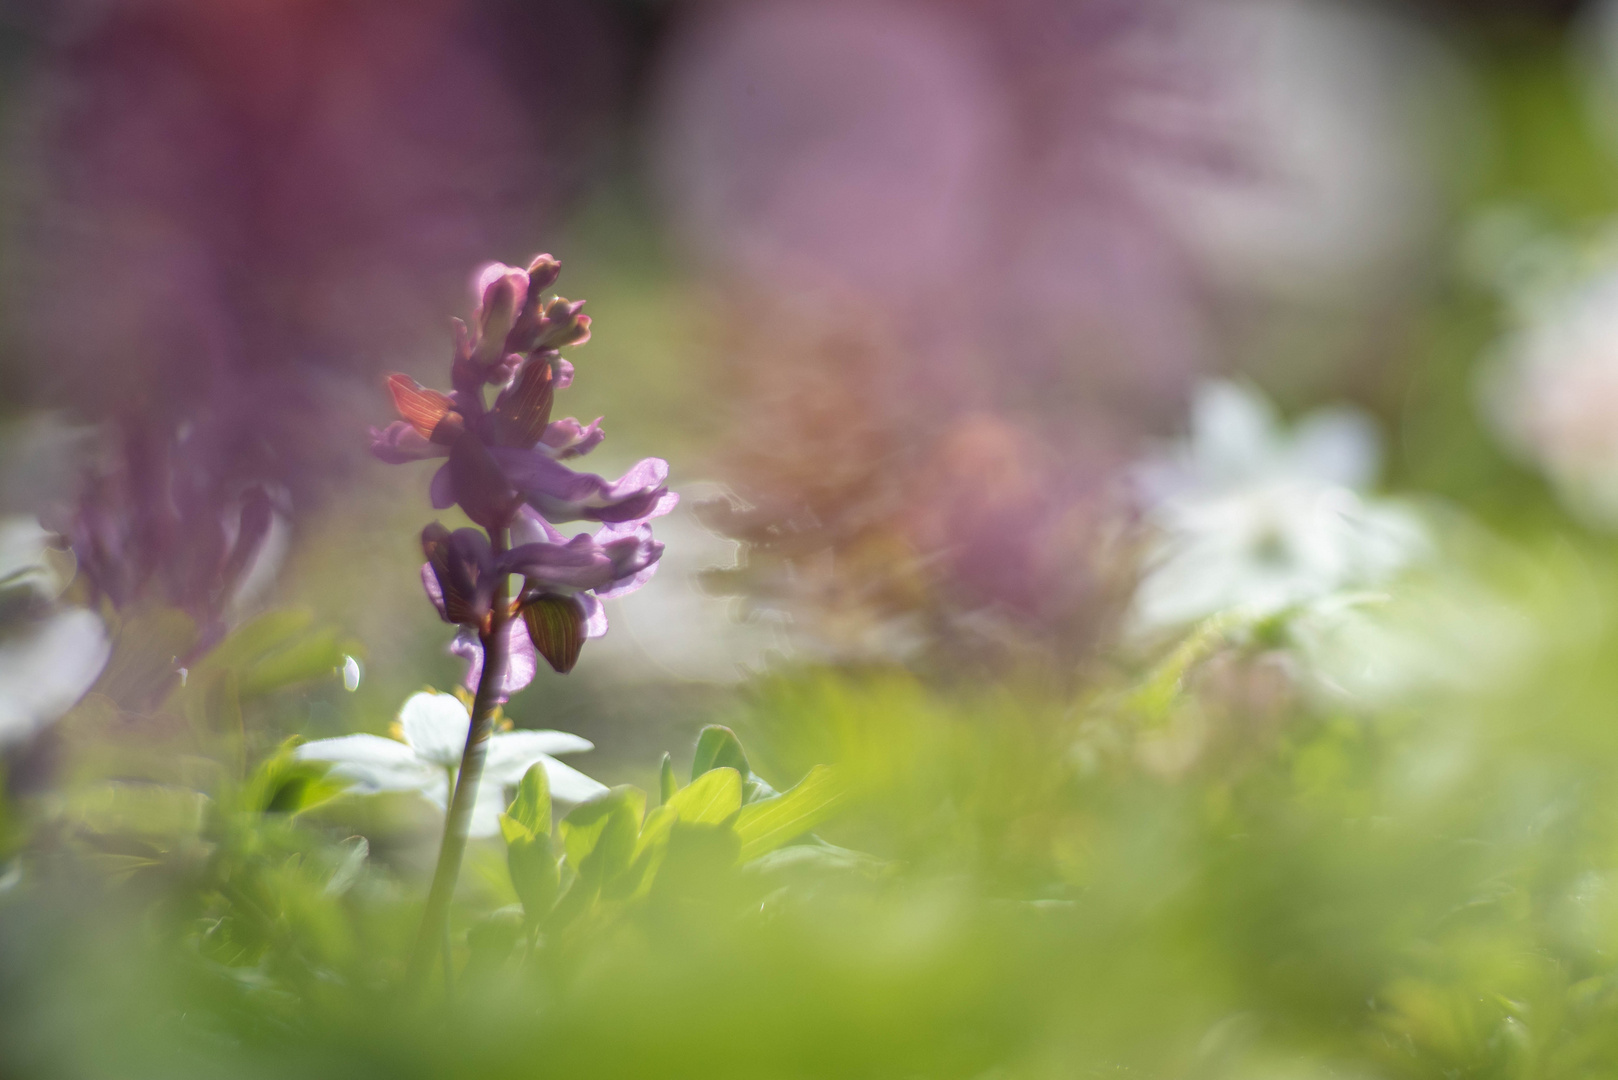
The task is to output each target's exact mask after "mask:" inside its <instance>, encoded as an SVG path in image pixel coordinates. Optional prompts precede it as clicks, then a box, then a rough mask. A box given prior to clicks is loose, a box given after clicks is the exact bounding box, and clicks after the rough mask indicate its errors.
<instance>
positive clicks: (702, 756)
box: [691, 724, 753, 780]
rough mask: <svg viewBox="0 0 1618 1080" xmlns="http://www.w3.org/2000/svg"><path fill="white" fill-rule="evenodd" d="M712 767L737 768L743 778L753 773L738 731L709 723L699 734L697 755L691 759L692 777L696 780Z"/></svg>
mask: <svg viewBox="0 0 1618 1080" xmlns="http://www.w3.org/2000/svg"><path fill="white" fill-rule="evenodd" d="M710 769H735V770H736V771H737V772H738V773H740V774H741V777H742V779H743V780H746V779H747V778H748V777H749V776H751V775H753V773H752V770H751V769H749V768H748V767H747V754H746V753H744V752H743V751H742V743H741V740H740V739H738V738H736V733H735V732H734V731H732V730H730V729H729V728H728V727H725V726H723V725H721V724H709V725H708V726H707V727H705V728H703V729H702V733H701V734H700V735H698V736H697V752H696V756H695V757H693V758H692V759H691V779H693V780H695V779H696V778H697V777H699V776H701V775H702V774H703V773H705V772H707V771H709V770H710Z"/></svg>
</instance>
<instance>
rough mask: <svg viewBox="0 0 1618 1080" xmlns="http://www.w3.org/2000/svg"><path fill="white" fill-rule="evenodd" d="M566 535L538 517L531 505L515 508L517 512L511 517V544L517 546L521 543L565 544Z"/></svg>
mask: <svg viewBox="0 0 1618 1080" xmlns="http://www.w3.org/2000/svg"><path fill="white" fill-rule="evenodd" d="M565 543H567V537H565V536H563V535H562V533H561V531H560V530H558V529H557V528H556V526H554V525H552V524H551V523H550V522H548V521H546V520H545V519H544V518H542V517H540V516H539V514H538V512H537V511H535V510H534V508H533V507H531V506H521V507H518V508H517V514H516V516H515V517H513V518H512V519H511V544H512V546H513V547H519V546H521V545H523V544H565Z"/></svg>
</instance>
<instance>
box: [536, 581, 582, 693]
mask: <svg viewBox="0 0 1618 1080" xmlns="http://www.w3.org/2000/svg"><path fill="white" fill-rule="evenodd" d="M522 619H523V622H525V623H526V624H528V638H529V640H531V641H532V642H533V643H534V648H535V649H536V650H538V652H539V655H541V656H543V657H544V658H545V659H546V660H547V661H549V662H550V665H551V667H552V668H554V669H556V671H558V672H559V673H561V674H563V675H566V674H567V673H568V672H570V671H572V670H573V665H574V664H576V663H578V662H579V650H580V649H582V648H583V647H584V632H585V612H584V608H583V606H582V605H580V603H579V602H578V601H577V600H575V599H573V598H572V597H571V596H536V597H534V598H533V599H531V600H528V601H525V602H524V603H523V605H522Z"/></svg>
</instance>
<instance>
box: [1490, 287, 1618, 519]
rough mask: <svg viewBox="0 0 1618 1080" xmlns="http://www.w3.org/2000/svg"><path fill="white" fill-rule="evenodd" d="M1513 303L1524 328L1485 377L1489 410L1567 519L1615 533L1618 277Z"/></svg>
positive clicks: (1617, 495) (1510, 339) (1617, 505)
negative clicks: (1552, 489) (1568, 513)
mask: <svg viewBox="0 0 1618 1080" xmlns="http://www.w3.org/2000/svg"><path fill="white" fill-rule="evenodd" d="M1542 292H1543V290H1541V293H1542ZM1511 299H1514V300H1515V301H1516V302H1517V304H1516V306H1517V308H1518V311H1519V314H1520V316H1521V318H1522V320H1523V325H1522V327H1521V329H1519V330H1518V331H1517V332H1516V333H1515V334H1513V335H1511V336H1510V337H1508V338H1507V339H1506V340H1505V341H1504V342H1503V343H1502V346H1501V348H1500V351H1499V355H1498V358H1497V359H1496V361H1495V363H1494V364H1493V366H1492V367H1490V368H1489V369H1487V373H1488V378H1487V380H1486V382H1485V384H1484V396H1485V408H1486V411H1487V412H1488V414H1489V416H1490V418H1491V419H1492V420H1493V421H1494V422H1495V425H1496V427H1497V428H1498V429H1499V431H1500V432H1501V434H1502V435H1503V436H1504V437H1505V438H1506V440H1507V442H1508V443H1509V444H1510V445H1511V446H1512V447H1513V448H1514V449H1516V450H1517V451H1518V452H1520V453H1521V454H1522V455H1523V456H1524V457H1526V458H1527V459H1529V460H1530V461H1532V462H1533V463H1534V464H1535V465H1537V466H1538V467H1539V468H1540V469H1541V470H1543V471H1544V473H1545V474H1546V475H1547V476H1548V477H1549V478H1550V480H1551V482H1552V483H1553V484H1555V486H1556V489H1557V493H1558V494H1559V495H1560V496H1561V499H1562V501H1563V503H1564V504H1565V505H1566V506H1567V507H1568V508H1569V509H1570V510H1572V511H1573V512H1574V513H1576V514H1579V515H1580V516H1582V517H1584V518H1586V519H1587V520H1590V521H1593V522H1597V523H1601V524H1605V525H1608V526H1613V525H1618V269H1614V267H1613V265H1612V264H1611V263H1609V264H1608V265H1607V267H1606V268H1605V270H1604V271H1602V272H1600V273H1597V274H1593V275H1590V276H1587V277H1585V278H1584V279H1583V280H1581V281H1579V282H1577V283H1576V284H1573V285H1568V286H1566V287H1564V288H1562V289H1561V290H1560V291H1559V292H1555V293H1553V294H1551V295H1539V294H1535V295H1529V296H1523V295H1517V296H1513V297H1511Z"/></svg>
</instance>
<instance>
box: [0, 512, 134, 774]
mask: <svg viewBox="0 0 1618 1080" xmlns="http://www.w3.org/2000/svg"><path fill="white" fill-rule="evenodd" d="M48 537H49V534H48V533H47V532H46V531H45V530H44V529H43V528H41V527H40V525H39V523H38V522H37V521H35V520H34V519H33V518H27V517H12V518H4V519H0V745H3V744H5V743H8V742H16V741H19V740H22V739H26V738H28V737H29V736H30V735H32V734H34V732H36V731H38V730H39V729H40V728H42V727H44V726H45V725H46V724H48V723H50V722H51V721H53V720H55V719H57V718H58V717H59V716H61V715H62V714H63V713H65V712H67V710H69V709H71V708H72V707H73V705H74V703H75V702H77V701H78V700H79V698H80V697H82V696H83V695H84V692H85V691H86V690H88V689H89V688H90V685H91V684H92V683H94V682H95V680H96V676H98V675H100V674H101V669H102V668H103V667H104V666H106V663H107V656H108V654H109V653H110V652H111V646H110V644H109V643H108V640H107V631H106V628H105V627H104V626H103V625H102V622H101V619H100V618H98V617H97V616H96V615H95V613H94V612H91V611H86V610H85V609H83V608H68V607H62V606H60V605H58V604H56V603H55V598H56V596H57V594H58V593H60V592H61V590H62V588H63V586H64V585H65V584H66V580H65V579H66V577H67V576H70V575H66V574H64V573H63V572H62V571H61V570H60V569H59V568H57V567H55V566H52V565H51V562H50V559H49V558H48V555H47V549H46V540H47V539H48Z"/></svg>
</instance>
